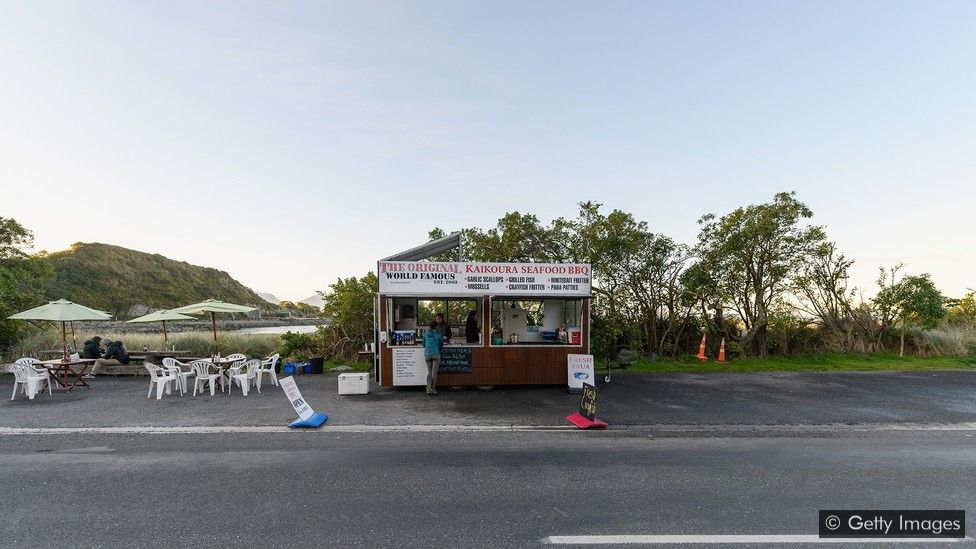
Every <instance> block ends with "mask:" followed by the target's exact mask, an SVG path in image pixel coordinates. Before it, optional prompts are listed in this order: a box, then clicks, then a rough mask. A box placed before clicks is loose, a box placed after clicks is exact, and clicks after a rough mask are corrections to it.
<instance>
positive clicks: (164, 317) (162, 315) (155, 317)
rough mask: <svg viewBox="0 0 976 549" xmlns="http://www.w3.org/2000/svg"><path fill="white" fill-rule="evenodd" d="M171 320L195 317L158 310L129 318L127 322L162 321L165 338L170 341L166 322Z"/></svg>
mask: <svg viewBox="0 0 976 549" xmlns="http://www.w3.org/2000/svg"><path fill="white" fill-rule="evenodd" d="M170 320H193V317H192V316H187V315H185V314H182V313H174V312H173V311H156V312H155V313H149V314H148V315H144V316H140V317H139V318H133V319H132V320H127V321H126V322H162V323H163V340H164V341H169V336H168V335H167V334H166V322H168V321H170Z"/></svg>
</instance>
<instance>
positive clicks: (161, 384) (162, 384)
mask: <svg viewBox="0 0 976 549" xmlns="http://www.w3.org/2000/svg"><path fill="white" fill-rule="evenodd" d="M143 366H145V367H146V370H148V371H149V392H148V393H146V398H149V397H150V396H152V391H153V387H156V400H160V399H162V398H163V389H166V394H167V395H170V394H172V393H173V392H172V390H171V388H170V385H169V384H170V382H173V381H177V379H176V376H174V375H173V374H171V373H169V372H167V371H166V370H164V369H163V368H160V367H159V366H157V365H155V364H153V363H152V362H143Z"/></svg>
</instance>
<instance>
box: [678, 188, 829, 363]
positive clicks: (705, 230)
mask: <svg viewBox="0 0 976 549" xmlns="http://www.w3.org/2000/svg"><path fill="white" fill-rule="evenodd" d="M795 194H796V193H779V194H777V195H776V196H775V197H774V198H773V201H772V202H767V203H765V204H758V205H756V204H753V205H749V206H746V207H744V208H742V207H740V208H736V209H735V210H734V211H732V212H731V213H728V214H726V215H724V216H722V217H721V218H716V216H715V215H713V214H708V215H705V216H704V217H702V218H701V219H700V220H699V224H700V225H701V231H700V233H699V235H698V247H697V252H698V255H699V258H700V264H701V266H702V268H703V269H705V271H706V272H707V273H708V274H707V278H709V279H711V280H713V281H714V283H715V285H716V286H715V293H716V294H717V295H718V297H719V299H720V301H721V305H725V306H728V307H729V308H731V309H733V310H734V311H735V312H736V313H737V314H738V315H739V318H740V319H741V321H742V323H743V325H744V326H745V329H746V332H745V334H743V335H742V336H741V339H740V342H739V343H740V345H741V347H742V349H743V350H744V351H745V350H751V352H753V353H754V354H755V355H757V356H766V355H767V354H768V348H767V345H766V333H767V329H768V326H769V318H768V314H769V308H770V306H771V305H772V304H773V302H774V301H775V300H777V299H779V298H781V297H782V296H783V294H784V292H785V291H787V290H788V288H789V282H790V280H791V278H792V277H794V276H795V275H796V274H797V270H798V268H799V266H800V265H802V264H803V262H804V261H806V260H807V259H808V258H809V256H810V254H811V253H812V252H813V251H814V250H816V249H817V247H818V246H820V245H821V244H822V243H823V242H824V240H825V238H826V237H825V235H824V232H823V229H822V228H820V227H817V226H802V225H801V221H802V220H803V219H808V218H810V217H813V212H812V211H811V210H810V208H808V207H807V206H806V205H805V204H803V203H802V202H800V201H798V200H797V199H796V198H795Z"/></svg>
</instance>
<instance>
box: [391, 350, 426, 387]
mask: <svg viewBox="0 0 976 549" xmlns="http://www.w3.org/2000/svg"><path fill="white" fill-rule="evenodd" d="M392 350H393V385H427V362H425V361H424V348H423V347H393V349H392Z"/></svg>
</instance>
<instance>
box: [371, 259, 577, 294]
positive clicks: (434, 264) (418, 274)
mask: <svg viewBox="0 0 976 549" xmlns="http://www.w3.org/2000/svg"><path fill="white" fill-rule="evenodd" d="M376 272H377V277H378V278H379V281H380V293H381V294H383V295H394V296H395V295H402V296H425V295H429V296H453V295H512V296H533V297H545V296H553V297H589V296H590V278H591V276H592V270H591V269H590V266H589V265H586V264H580V263H469V262H442V261H380V262H379V264H378V265H377V270H376Z"/></svg>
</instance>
